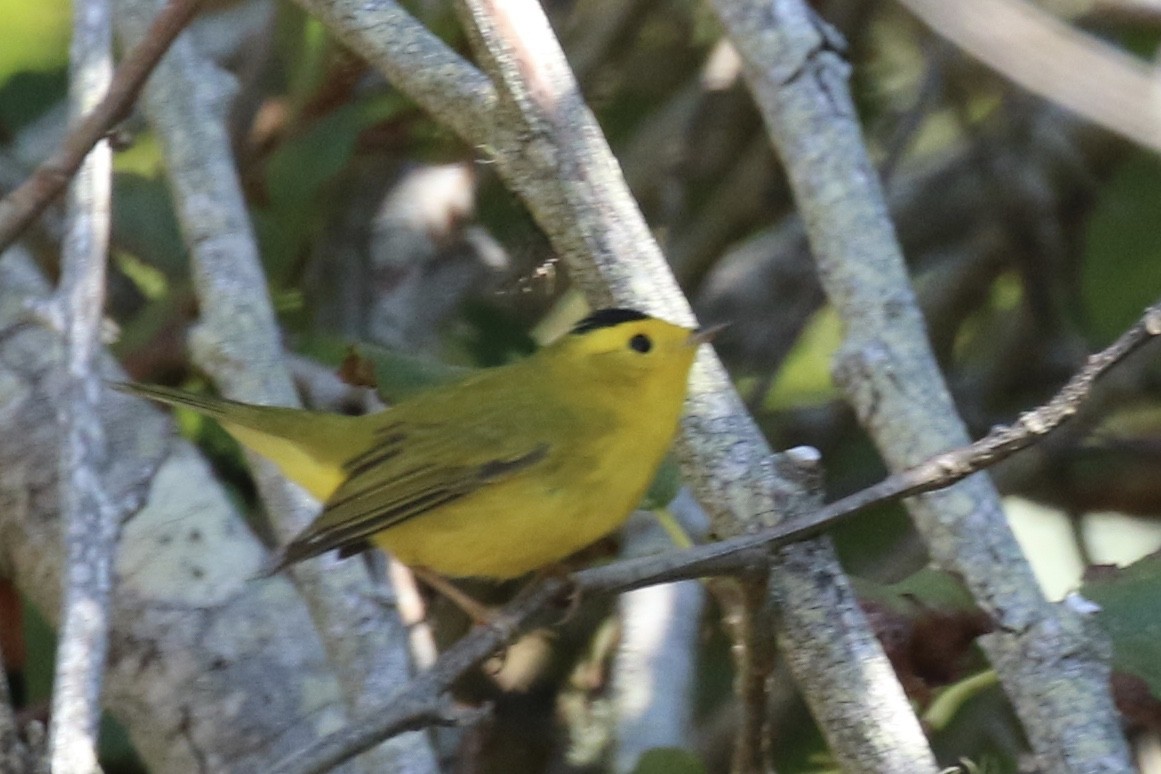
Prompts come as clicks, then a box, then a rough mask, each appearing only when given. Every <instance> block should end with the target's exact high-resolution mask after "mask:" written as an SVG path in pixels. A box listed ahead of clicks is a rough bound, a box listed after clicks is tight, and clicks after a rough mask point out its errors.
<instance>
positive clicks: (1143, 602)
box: [1080, 553, 1161, 698]
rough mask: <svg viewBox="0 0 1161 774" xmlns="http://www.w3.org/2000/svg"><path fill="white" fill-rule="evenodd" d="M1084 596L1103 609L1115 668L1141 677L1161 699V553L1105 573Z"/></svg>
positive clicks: (1102, 618)
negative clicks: (1111, 644)
mask: <svg viewBox="0 0 1161 774" xmlns="http://www.w3.org/2000/svg"><path fill="white" fill-rule="evenodd" d="M1080 593H1081V595H1082V596H1084V597H1085V598H1086V599H1090V600H1092V601H1093V602H1095V603H1096V604H1098V605H1100V608H1101V609H1100V612H1099V613H1097V622H1098V623H1099V624H1100V626H1101V627H1102V628H1103V629H1104V630H1105V632H1106V633H1107V634H1108V636H1109V639H1111V640H1112V643H1113V668H1114V669H1116V670H1118V671H1122V672H1128V673H1130V674H1133V675H1136V676H1137V677H1140V678H1141V679H1142V680H1144V681H1145V682H1146V683H1147V684H1148V685H1149V690H1150V691H1151V692H1152V694H1153V696H1155V697H1157V698H1161V553H1154V554H1150V555H1149V556H1146V557H1145V558H1143V559H1140V560H1139V561H1136V562H1134V563H1133V564H1131V565H1129V566H1128V567H1124V568H1119V569H1117V568H1113V569H1107V570H1102V571H1100V572H1099V573H1097V574H1096V575H1095V576H1093V577H1091V578H1090V579H1089V580H1086V581H1085V583H1084V584H1083V585H1082V586H1081V589H1080Z"/></svg>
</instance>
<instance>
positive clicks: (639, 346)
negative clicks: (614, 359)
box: [629, 333, 653, 354]
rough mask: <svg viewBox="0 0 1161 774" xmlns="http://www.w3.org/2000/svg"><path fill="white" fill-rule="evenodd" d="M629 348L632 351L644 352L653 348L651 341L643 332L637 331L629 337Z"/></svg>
mask: <svg viewBox="0 0 1161 774" xmlns="http://www.w3.org/2000/svg"><path fill="white" fill-rule="evenodd" d="M629 349H631V350H633V351H634V352H640V353H641V354H645V353H646V352H648V351H649V350H651V349H653V342H652V341H651V340H650V339H649V337H648V336H646V335H645V334H644V333H638V334H637V335H636V336H634V337H633V338H631V339H629Z"/></svg>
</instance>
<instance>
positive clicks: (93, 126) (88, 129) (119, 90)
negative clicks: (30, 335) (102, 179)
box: [0, 0, 201, 253]
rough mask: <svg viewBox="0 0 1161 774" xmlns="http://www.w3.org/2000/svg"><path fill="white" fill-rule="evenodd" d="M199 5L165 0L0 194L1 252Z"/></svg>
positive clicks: (117, 114) (124, 111)
mask: <svg viewBox="0 0 1161 774" xmlns="http://www.w3.org/2000/svg"><path fill="white" fill-rule="evenodd" d="M200 5H201V0H169V2H168V3H167V4H166V6H165V8H163V9H162V10H161V12H160V13H158V14H157V17H156V18H155V19H154V20H153V24H152V25H151V26H150V28H149V32H148V33H147V34H146V35H145V36H144V37H143V38H142V39H141V42H140V43H139V44H138V45H137V46H134V47H133V50H131V51H130V52H129V53H128V55H126V57H125V59H124V61H122V63H121V66H120V67H118V68H117V72H116V73H115V74H114V76H113V80H112V82H111V83H110V84H109V89H108V91H106V93H105V98H104V99H102V100H101V101H100V102H99V103H98V104H97V105H95V106H94V107H93V108H92V110H91V111H90V112H88V113H87V114H86V115H85V117H84V118H83V119H82V120H81V121H80V122H79V123H78V124H77V125H76V127H74V128H73V130H72V131H71V132H69V135H68V137H67V138H66V139H65V141H64V144H63V145H61V147H60V149H59V150H57V152H56V153H54V154H52V156H50V157H49V158H47V159H46V160H45V161H44V162H43V163H41V165H40V166H38V167H37V168H36V171H35V172H33V173H32V176H31V177H29V178H28V179H27V180H25V181H24V182H23V183H21V184H20V186H19V187H18V188H17V189H16V190H14V191H12V192H11V193H10V194H8V195H7V196H5V197H4V198H3V199H0V253H2V252H4V251H5V250H6V249H7V248H8V247H9V246H10V245H11V244H12V242H13V241H15V240H16V238H17V237H19V236H20V234H21V233H22V232H23V231H24V229H25V228H27V227H28V225H29V224H30V223H32V221H34V220H36V217H37V216H38V215H40V213H41V212H43V211H44V208H45V207H47V206H48V205H49V203H50V202H52V200H53V199H55V198H56V197H57V195H59V194H60V192H61V191H62V190H64V187H65V186H66V185H67V184H68V182H69V180H71V179H72V177H73V175H74V174H76V171H77V169H79V168H80V165H81V162H82V161H83V160H84V158H85V155H86V154H87V153H88V152H89V150H90V149H92V147H93V146H94V145H96V144H97V142H98V141H100V139H101V138H102V137H104V136H105V135H106V134H107V133H108V131H109V129H111V128H112V127H113V126H114V125H115V124H116V123H117V122H118V121H121V120H123V119H124V118H125V117H126V116H128V115H129V110H130V109H131V108H132V107H133V102H134V101H135V100H136V99H137V95H138V94H139V93H140V91H141V87H142V86H144V85H145V81H146V79H147V78H148V77H149V74H150V73H151V72H153V68H154V67H156V66H157V63H158V62H159V61H160V60H161V57H162V56H163V55H164V54H165V52H166V51H168V50H169V46H170V44H171V43H172V42H173V40H174V38H176V37H177V36H178V34H179V33H180V32H181V31H182V30H183V29H185V27H186V25H187V24H189V22H190V20H191V19H193V17H194V15H195V14H196V13H197V11H198V8H199V7H200Z"/></svg>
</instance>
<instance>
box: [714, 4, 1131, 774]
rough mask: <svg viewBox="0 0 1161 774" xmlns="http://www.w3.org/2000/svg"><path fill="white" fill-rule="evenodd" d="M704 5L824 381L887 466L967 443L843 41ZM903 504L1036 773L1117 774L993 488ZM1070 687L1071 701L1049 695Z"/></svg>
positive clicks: (1088, 664) (1083, 638)
mask: <svg viewBox="0 0 1161 774" xmlns="http://www.w3.org/2000/svg"><path fill="white" fill-rule="evenodd" d="M715 8H716V10H717V13H718V15H719V17H720V18H721V20H722V23H723V25H724V26H725V28H726V29H727V30H728V31H729V34H730V36H731V38H732V39H733V40H734V42H735V44H736V45H737V46H738V51H739V53H740V54H741V56H742V59H743V62H744V64H745V72H746V78H747V81H748V82H749V84H750V88H751V90H752V92H753V94H754V97H755V100H756V102H757V104H758V107H759V109H760V111H761V113H762V117H763V121H764V122H765V124H766V129H767V134H768V135H769V137H770V140H771V143H772V145H773V146H774V147H775V149H776V150H777V152H778V154H779V156H780V158H781V159H782V162H783V164H784V165H785V167H786V170H787V174H788V176H789V178H790V181H791V186H792V189H793V191H794V196H795V201H796V204H797V207H798V210H799V212H800V213H801V215H802V218H803V221H804V223H805V225H806V230H807V234H808V236H809V239H810V243H811V248H812V252H813V254H814V256H815V261H816V263H817V265H818V271H819V276H820V279H821V281H822V285H823V288H824V289H825V291H826V293H827V295H828V296H829V298H830V301H831V303H832V305H833V306H834V307H835V309H836V311H837V312H838V314H839V315H840V317H841V318H842V320H843V323H844V326H845V331H844V339H843V344H842V348H841V350H840V353H839V356H838V358H837V360H836V363H835V365H834V372H835V381H836V382H837V383H838V384H839V385H840V387H841V388H842V389H843V391H844V393H845V395H846V397H847V399H848V401H849V402H850V403H851V404H852V406H853V407H854V409H855V411H856V414H857V415H858V417H859V420H860V422H861V423H862V424H863V426H864V427H865V428H866V430H867V432H868V434H869V435H870V436H871V437H872V438H873V439H874V441H875V443H876V445H877V447H878V448H879V450H880V452H881V453H882V455H883V457H884V459H885V461H886V462H887V464H888V466H889V467H890V468H892V469H894V470H901V469H905V468H908V467H910V466H912V465H914V464H915V463H916V462H918V461H920V460H922V459H923V458H925V457H929V456H931V455H934V454H935V453H936V452H938V451H940V450H941V449H944V448H946V447H947V446H948V445H953V446H955V445H961V444H966V443H967V441H968V437H967V432H966V430H965V429H964V426H963V423H962V421H961V420H960V418H959V416H958V414H957V412H956V408H955V405H954V403H953V402H952V400H951V397H950V395H949V394H948V391H947V388H946V386H945V385H944V383H943V378H942V375H941V374H940V372H939V368H938V365H937V363H936V362H935V357H934V355H933V354H932V352H931V348H930V346H929V344H928V341H927V335H926V330H925V327H924V321H923V317H922V314H921V312H920V310H919V308H918V305H917V303H916V300H915V295H914V292H913V290H912V288H911V285H910V280H909V278H908V276H907V271H906V266H905V265H904V262H903V257H902V255H901V253H900V249H899V245H898V242H897V240H896V238H895V233H894V229H893V227H892V224H891V222H890V219H889V218H888V215H887V208H886V204H885V203H884V201H883V196H882V190H881V187H880V185H879V181H878V177H877V175H876V173H875V170H874V168H873V167H872V165H871V163H870V160H869V159H868V157H867V151H866V147H865V146H864V144H863V140H862V135H861V130H860V127H859V123H858V116H857V112H856V110H855V107H854V104H853V102H852V100H851V96H850V92H849V89H848V87H847V83H846V79H847V74H848V71H849V67H848V65H847V64H846V62H845V61H844V60H843V58H842V56H841V53H840V51H841V48H842V41H841V40H838V39H837V36H836V34H835V33H834V31H833V30H832V29H831V28H830V27H828V26H827V25H826V23H825V22H824V21H822V20H821V19H820V18H818V16H817V15H816V13H815V12H814V11H813V9H812V8H811V7H810V6H809V5H808V4H807V3H804V2H802V0H774V2H772V3H771V2H760V1H759V0H716V1H715ZM907 508H908V511H909V512H910V514H911V516H912V518H913V521H914V524H915V526H916V529H917V530H918V531H919V533H920V534H921V535H922V536H923V538H924V540H925V543H926V545H927V548H928V551H929V553H930V555H931V557H932V559H933V560H934V561H935V562H936V563H937V564H938V565H939V566H941V567H942V568H944V569H946V570H948V571H950V572H954V573H957V574H958V575H960V576H961V577H962V578H963V579H964V582H965V584H966V585H967V587H968V588H969V589H970V590H971V593H972V595H973V597H974V598H975V599H976V602H977V603H978V604H979V605H980V606H981V607H982V608H983V609H984V610H986V611H988V612H989V613H990V614H991V615H992V616H993V617H994V618H995V619H996V624H997V630H996V633H995V634H992V635H989V636H988V637H986V638H984V639H982V640H981V645H982V647H983V649H984V650H985V652H986V653H987V655H988V657H989V658H990V659H991V661H992V664H993V665H994V666H995V667H996V670H997V672H998V673H999V674H1000V677H1001V682H1002V683H1003V685H1004V689H1005V691H1006V692H1007V694H1008V696H1009V697H1010V698H1011V700H1012V702H1013V704H1014V706H1015V708H1016V711H1017V713H1018V714H1019V716H1020V719H1021V722H1022V723H1023V726H1024V728H1025V730H1026V731H1027V733H1028V737H1029V740H1030V743H1031V746H1032V748H1033V750H1034V751H1035V753H1036V755H1037V756H1038V758H1039V763H1040V765H1041V767H1043V768H1045V769H1051V770H1053V771H1110V770H1113V768H1114V767H1117V766H1122V767H1125V768H1127V766H1128V749H1127V746H1126V744H1125V740H1124V736H1123V734H1122V733H1121V729H1120V727H1119V724H1118V719H1117V715H1116V711H1115V708H1114V707H1113V703H1112V700H1111V697H1110V695H1109V687H1108V665H1107V663H1106V662H1105V660H1104V659H1103V658H1102V657H1101V655H1100V653H1098V648H1096V647H1094V646H1093V644H1092V642H1091V641H1090V639H1089V636H1088V634H1087V633H1086V632H1085V631H1084V629H1083V626H1082V625H1081V623H1080V621H1079V620H1077V619H1076V618H1075V616H1072V615H1071V614H1069V613H1068V611H1065V610H1061V609H1058V608H1055V607H1054V606H1052V605H1051V604H1050V603H1049V602H1048V601H1047V600H1046V599H1044V596H1043V594H1041V592H1040V590H1039V586H1038V585H1037V583H1036V580H1035V577H1034V576H1033V574H1032V572H1031V569H1030V568H1029V566H1028V563H1027V560H1026V559H1025V557H1024V555H1023V553H1022V552H1021V550H1020V547H1019V546H1018V544H1017V543H1016V541H1015V538H1014V537H1013V536H1012V533H1011V530H1010V528H1009V527H1008V524H1007V521H1006V519H1005V517H1004V514H1003V511H1002V509H1001V506H1000V502H999V497H998V495H997V493H996V491H995V488H994V487H993V486H992V484H991V482H990V481H989V480H987V479H986V478H983V477H979V478H974V479H971V480H966V481H963V482H962V484H961V485H960V486H958V487H956V488H955V489H954V490H950V491H946V492H939V493H937V494H933V495H929V496H926V497H918V498H915V499H913V500H911V501H909V502H908V503H907ZM1066 679H1067V681H1068V684H1069V686H1070V689H1069V690H1068V691H1060V690H1057V686H1059V685H1060V684H1061V683H1062V682H1063V681H1065V680H1066Z"/></svg>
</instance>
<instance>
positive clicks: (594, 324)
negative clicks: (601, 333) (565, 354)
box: [569, 307, 649, 335]
mask: <svg viewBox="0 0 1161 774" xmlns="http://www.w3.org/2000/svg"><path fill="white" fill-rule="evenodd" d="M648 317H649V315H647V314H645V313H644V312H639V311H637V310H636V309H624V308H617V307H613V308H609V309H598V310H597V311H595V312H593V313H592V314H590V315H589V316H588V317H586V318H584V319H583V320H581V321H580V322H578V323H577V324H576V325H574V326H572V330H571V331H569V332H570V333H572V334H574V335H577V334H582V333H588V332H589V331H595V330H597V329H598V328H612V327H613V326H614V325H620V324H621V323H627V322H633V321H635V320H645V319H647V318H648Z"/></svg>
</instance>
